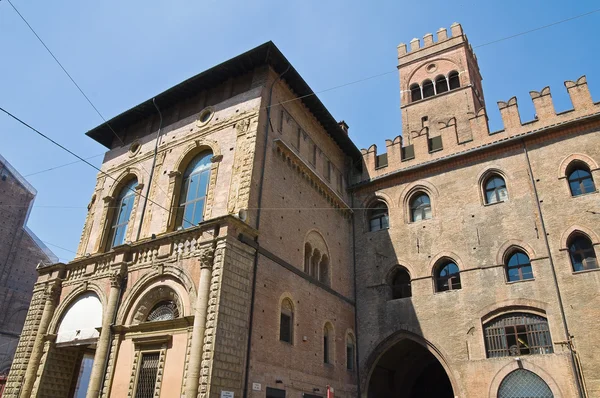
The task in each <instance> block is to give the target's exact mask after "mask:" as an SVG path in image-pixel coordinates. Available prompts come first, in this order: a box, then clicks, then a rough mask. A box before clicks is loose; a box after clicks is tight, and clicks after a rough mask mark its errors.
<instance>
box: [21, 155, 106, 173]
mask: <svg viewBox="0 0 600 398" xmlns="http://www.w3.org/2000/svg"><path fill="white" fill-rule="evenodd" d="M100 156H104V153H100V154H98V155H94V156H90V157H89V158H85V159H86V160H90V159H95V158H97V157H100ZM76 163H81V160H76V161H74V162H69V163H65V164H61V165H59V166H54V167H50V168H49V169H44V170H40V171H34V172H33V173H29V174H26V175H24V176H23V177H31V176H34V175H37V174H41V173H46V172H48V171H52V170H56V169H60V168H62V167H66V166H70V165H72V164H76Z"/></svg>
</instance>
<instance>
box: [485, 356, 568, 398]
mask: <svg viewBox="0 0 600 398" xmlns="http://www.w3.org/2000/svg"><path fill="white" fill-rule="evenodd" d="M517 369H525V370H528V371H530V372H532V373H534V374H536V375H537V376H538V377H540V378H541V379H542V380H544V382H545V383H546V384H547V385H548V387H549V388H550V391H552V394H553V395H554V398H562V397H563V395H562V392H561V390H560V388H559V387H558V384H557V383H556V381H555V380H554V379H553V378H552V376H550V374H549V373H548V372H546V371H545V370H544V369H543V368H542V367H540V366H538V365H536V364H534V363H532V362H531V361H510V362H508V363H507V364H506V365H505V366H504V367H502V368H501V369H500V370H499V371H498V372H497V373H496V374H495V375H494V378H493V379H492V381H491V383H490V390H489V398H498V390H499V389H500V384H501V383H502V381H503V380H504V379H505V378H506V376H508V375H509V374H510V373H512V372H514V371H515V370H517Z"/></svg>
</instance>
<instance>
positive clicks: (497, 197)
mask: <svg viewBox="0 0 600 398" xmlns="http://www.w3.org/2000/svg"><path fill="white" fill-rule="evenodd" d="M497 179H499V180H502V183H503V185H500V186H494V187H493V188H488V185H489V184H490V183H491V182H493V181H494V180H497ZM481 188H482V190H483V203H484V205H495V204H498V203H504V202H508V200H509V194H508V186H507V185H506V179H505V178H504V176H503V175H501V174H499V173H490V174H488V175H487V176H486V177H485V178H484V179H483V184H482V186H481ZM502 188H504V191H505V195H506V198H505V199H501V197H500V193H499V191H500V190H501V189H502ZM488 193H492V194H493V195H494V198H495V199H494V200H493V201H491V200H490V199H489V197H488Z"/></svg>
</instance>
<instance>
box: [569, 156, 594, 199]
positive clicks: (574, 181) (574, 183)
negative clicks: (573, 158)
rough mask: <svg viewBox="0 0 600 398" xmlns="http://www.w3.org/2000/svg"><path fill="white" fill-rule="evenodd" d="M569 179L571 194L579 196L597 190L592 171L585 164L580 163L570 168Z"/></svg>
mask: <svg viewBox="0 0 600 398" xmlns="http://www.w3.org/2000/svg"><path fill="white" fill-rule="evenodd" d="M568 179H569V188H571V196H579V195H583V194H584V193H590V192H594V191H595V190H596V186H595V185H594V179H593V178H592V173H591V172H590V169H589V168H588V167H587V166H586V165H584V164H581V163H578V164H576V165H575V166H574V167H572V168H570V170H569V172H568Z"/></svg>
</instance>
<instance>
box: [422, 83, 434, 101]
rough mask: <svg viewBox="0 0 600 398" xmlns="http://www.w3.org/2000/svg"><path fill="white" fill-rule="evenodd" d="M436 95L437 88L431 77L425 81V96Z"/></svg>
mask: <svg viewBox="0 0 600 398" xmlns="http://www.w3.org/2000/svg"><path fill="white" fill-rule="evenodd" d="M434 95H435V89H434V88H433V82H432V81H431V80H429V79H427V80H425V81H424V82H423V98H428V97H433V96H434Z"/></svg>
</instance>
